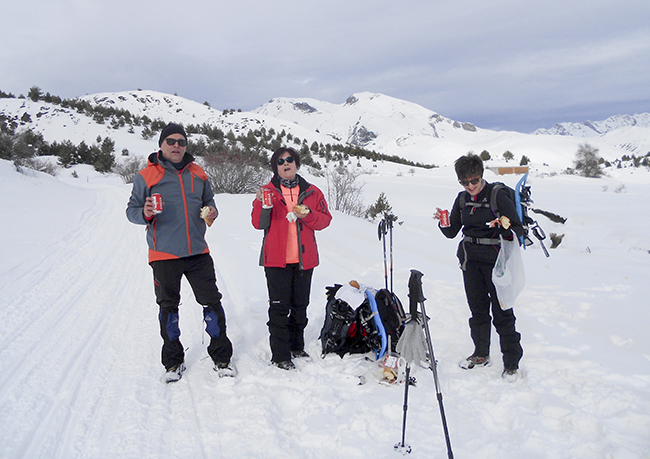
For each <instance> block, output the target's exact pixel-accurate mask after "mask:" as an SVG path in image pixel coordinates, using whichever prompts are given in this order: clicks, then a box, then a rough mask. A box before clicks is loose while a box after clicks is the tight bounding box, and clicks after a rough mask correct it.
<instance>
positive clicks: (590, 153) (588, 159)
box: [574, 143, 603, 177]
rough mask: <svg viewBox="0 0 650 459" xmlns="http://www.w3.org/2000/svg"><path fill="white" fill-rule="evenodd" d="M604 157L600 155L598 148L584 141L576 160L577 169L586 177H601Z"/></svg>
mask: <svg viewBox="0 0 650 459" xmlns="http://www.w3.org/2000/svg"><path fill="white" fill-rule="evenodd" d="M601 162H602V158H600V157H599V156H598V148H595V147H592V146H591V145H589V144H588V143H584V144H582V145H580V146H579V147H578V151H577V152H576V157H575V160H574V164H575V166H574V167H575V170H576V171H578V172H579V173H580V174H581V175H583V176H585V177H600V176H601V175H603V171H602V170H601V168H600V163H601Z"/></svg>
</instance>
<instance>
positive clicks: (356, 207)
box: [325, 164, 366, 217]
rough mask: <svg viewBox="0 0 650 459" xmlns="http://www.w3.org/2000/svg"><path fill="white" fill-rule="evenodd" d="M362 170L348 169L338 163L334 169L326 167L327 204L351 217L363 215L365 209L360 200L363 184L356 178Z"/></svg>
mask: <svg viewBox="0 0 650 459" xmlns="http://www.w3.org/2000/svg"><path fill="white" fill-rule="evenodd" d="M362 174H363V172H361V171H359V170H354V169H353V170H348V169H346V168H345V166H343V165H342V164H339V165H338V166H337V167H336V168H335V169H334V170H330V169H327V170H326V172H325V177H326V179H327V202H328V204H329V206H330V207H331V208H332V209H334V210H338V211H340V212H343V213H345V214H348V215H352V216H353V217H363V216H365V214H366V209H365V208H364V206H363V202H362V200H361V194H362V190H363V187H364V185H365V184H363V183H362V184H359V183H358V182H357V179H358V178H359V176H361V175H362Z"/></svg>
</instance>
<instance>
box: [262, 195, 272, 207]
mask: <svg viewBox="0 0 650 459" xmlns="http://www.w3.org/2000/svg"><path fill="white" fill-rule="evenodd" d="M263 194H264V196H263V198H262V199H263V201H262V207H264V208H265V209H270V208H271V207H273V202H272V201H271V198H272V196H273V192H272V191H271V190H264V193H263Z"/></svg>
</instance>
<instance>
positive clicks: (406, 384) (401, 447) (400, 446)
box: [395, 363, 411, 454]
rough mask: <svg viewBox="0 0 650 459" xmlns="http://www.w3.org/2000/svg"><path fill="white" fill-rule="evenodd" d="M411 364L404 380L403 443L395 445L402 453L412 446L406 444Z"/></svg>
mask: <svg viewBox="0 0 650 459" xmlns="http://www.w3.org/2000/svg"><path fill="white" fill-rule="evenodd" d="M410 373H411V364H410V363H407V364H406V379H405V380H404V408H403V409H404V417H403V418H402V443H398V444H396V445H395V451H401V452H402V454H407V453H410V452H411V447H410V446H408V445H405V444H404V441H405V439H406V412H407V411H408V400H409V386H410V384H409V382H410Z"/></svg>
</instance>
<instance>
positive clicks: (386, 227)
mask: <svg viewBox="0 0 650 459" xmlns="http://www.w3.org/2000/svg"><path fill="white" fill-rule="evenodd" d="M395 220H397V217H396V216H395V215H393V214H389V215H387V216H385V217H384V218H383V219H382V220H381V221H380V222H379V227H378V228H377V233H378V235H379V240H380V241H382V242H383V244H384V281H385V284H386V290H388V264H387V261H386V235H387V234H388V235H389V238H390V292H391V293H392V292H393V222H394V221H395Z"/></svg>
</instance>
